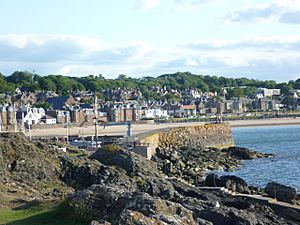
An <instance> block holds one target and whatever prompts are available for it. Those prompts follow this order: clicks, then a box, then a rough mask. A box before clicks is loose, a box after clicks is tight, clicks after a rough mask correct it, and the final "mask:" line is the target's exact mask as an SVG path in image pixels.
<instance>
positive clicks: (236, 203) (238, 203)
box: [224, 200, 254, 209]
mask: <svg viewBox="0 0 300 225" xmlns="http://www.w3.org/2000/svg"><path fill="white" fill-rule="evenodd" d="M224 205H225V206H227V207H233V208H236V209H249V208H251V207H254V206H253V205H252V204H251V203H250V202H249V201H245V200H231V201H225V202H224Z"/></svg>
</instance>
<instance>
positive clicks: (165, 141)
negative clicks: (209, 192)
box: [134, 123, 234, 159]
mask: <svg viewBox="0 0 300 225" xmlns="http://www.w3.org/2000/svg"><path fill="white" fill-rule="evenodd" d="M137 139H138V143H137V145H136V147H135V148H134V151H135V152H137V153H139V154H141V155H143V156H145V157H147V158H149V159H150V158H151V157H152V156H153V155H154V154H155V152H156V148H163V149H178V148H180V147H183V146H186V147H193V148H203V147H215V148H226V147H230V146H233V145H234V142H233V138H232V132H231V128H230V125H229V124H227V123H223V124H206V125H200V126H183V127H176V128H170V129H163V130H157V131H153V132H149V133H144V134H141V135H137Z"/></svg>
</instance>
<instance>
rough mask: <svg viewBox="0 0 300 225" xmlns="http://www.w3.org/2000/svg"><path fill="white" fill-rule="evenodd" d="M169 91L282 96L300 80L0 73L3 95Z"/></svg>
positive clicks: (185, 74)
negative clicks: (274, 92)
mask: <svg viewBox="0 0 300 225" xmlns="http://www.w3.org/2000/svg"><path fill="white" fill-rule="evenodd" d="M153 86H156V87H168V88H172V89H177V90H185V89H188V88H190V87H193V88H196V89H198V90H200V91H204V92H205V91H212V92H214V91H217V92H218V93H220V92H221V90H222V87H231V88H228V89H227V91H228V95H227V96H228V98H230V97H232V96H236V97H241V96H244V95H248V96H250V95H253V94H254V92H255V91H256V89H257V88H258V87H265V88H280V89H281V91H282V93H287V92H288V91H289V90H291V89H300V79H298V80H296V81H289V82H283V83H276V82H275V81H273V80H266V81H260V80H255V79H248V78H236V79H234V78H226V77H217V76H208V75H206V76H203V75H196V74H191V73H190V72H177V73H175V74H165V75H161V76H158V77H143V78H131V77H128V76H126V75H123V74H122V75H119V77H118V78H116V79H106V78H104V77H103V76H102V75H101V74H100V75H96V76H95V75H89V76H84V77H68V76H62V75H48V76H40V75H38V74H33V73H30V72H27V71H16V72H14V73H13V74H11V75H10V76H4V75H2V74H1V73H0V93H6V92H14V90H15V88H16V87H18V88H20V89H21V90H22V91H41V90H43V91H55V92H57V93H58V94H61V95H65V94H68V93H70V92H72V91H74V90H91V91H95V92H98V93H101V92H102V90H105V89H113V88H119V87H125V88H127V89H139V90H140V91H141V92H142V93H143V95H144V97H145V98H148V99H161V97H162V96H160V94H159V93H154V92H151V91H150V88H151V87H153ZM165 98H175V96H171V95H168V96H165Z"/></svg>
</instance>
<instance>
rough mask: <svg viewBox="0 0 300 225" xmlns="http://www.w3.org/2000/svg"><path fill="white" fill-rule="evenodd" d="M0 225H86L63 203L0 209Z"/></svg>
mask: <svg viewBox="0 0 300 225" xmlns="http://www.w3.org/2000/svg"><path fill="white" fill-rule="evenodd" d="M0 224H1V225H2V224H6V225H43V224H45V225H86V224H87V222H86V221H80V220H78V219H77V218H76V217H75V216H74V214H73V213H72V212H71V210H70V209H69V208H68V207H67V205H66V204H65V203H62V204H60V205H57V206H52V205H36V206H32V207H29V208H26V209H22V210H12V209H5V208H0Z"/></svg>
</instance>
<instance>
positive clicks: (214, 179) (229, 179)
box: [204, 174, 251, 194]
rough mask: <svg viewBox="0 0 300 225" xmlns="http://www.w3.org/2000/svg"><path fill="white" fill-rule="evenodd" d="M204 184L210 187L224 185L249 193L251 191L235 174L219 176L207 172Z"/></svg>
mask: <svg viewBox="0 0 300 225" xmlns="http://www.w3.org/2000/svg"><path fill="white" fill-rule="evenodd" d="M204 185H206V186H210V187H226V188H228V189H230V190H232V191H237V192H240V193H245V194H249V193H250V192H251V191H250V189H249V187H248V184H247V182H246V181H244V180H243V179H242V178H240V177H237V176H221V177H219V176H218V175H216V174H208V175H207V176H206V178H205V182H204Z"/></svg>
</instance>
